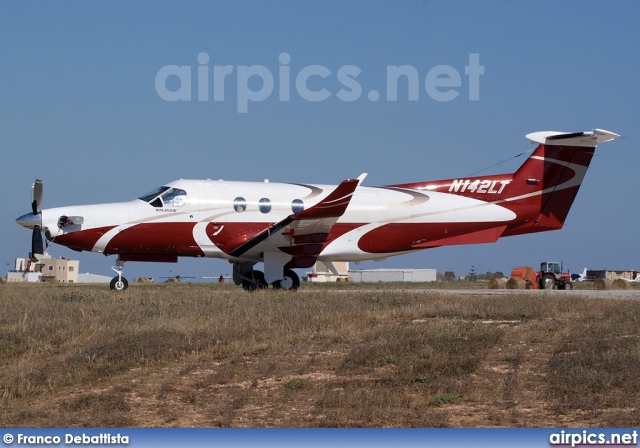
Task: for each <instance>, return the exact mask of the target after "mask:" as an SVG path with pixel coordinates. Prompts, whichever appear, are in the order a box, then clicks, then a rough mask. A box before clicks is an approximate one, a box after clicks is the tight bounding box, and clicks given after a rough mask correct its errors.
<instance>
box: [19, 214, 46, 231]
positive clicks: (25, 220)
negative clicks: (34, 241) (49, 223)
mask: <svg viewBox="0 0 640 448" xmlns="http://www.w3.org/2000/svg"><path fill="white" fill-rule="evenodd" d="M16 223H18V224H20V225H21V226H22V227H26V228H27V229H33V227H34V226H42V215H34V214H33V213H27V214H26V215H22V216H21V217H19V218H18V219H16Z"/></svg>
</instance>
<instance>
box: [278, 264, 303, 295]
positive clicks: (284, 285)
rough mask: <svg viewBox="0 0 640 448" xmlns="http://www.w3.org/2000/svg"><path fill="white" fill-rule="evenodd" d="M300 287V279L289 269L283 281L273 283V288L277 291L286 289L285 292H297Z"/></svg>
mask: <svg viewBox="0 0 640 448" xmlns="http://www.w3.org/2000/svg"><path fill="white" fill-rule="evenodd" d="M299 286H300V277H298V274H296V273H295V272H293V271H292V270H291V269H287V270H286V271H285V272H284V277H283V278H282V280H278V281H277V282H273V287H274V288H276V289H285V290H293V291H295V290H296V289H298V287H299Z"/></svg>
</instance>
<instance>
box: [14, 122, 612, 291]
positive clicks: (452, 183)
mask: <svg viewBox="0 0 640 448" xmlns="http://www.w3.org/2000/svg"><path fill="white" fill-rule="evenodd" d="M526 137H527V139H529V140H531V142H533V143H537V144H538V146H537V148H536V149H535V150H534V151H533V152H532V154H531V155H530V156H529V158H528V159H527V160H526V161H525V162H524V164H523V165H522V166H521V167H520V168H519V169H518V170H517V171H516V172H515V173H510V174H500V175H489V176H481V177H463V178H458V179H447V180H439V181H431V182H415V183H407V184H399V185H387V186H383V187H365V186H362V185H361V183H362V181H363V180H364V178H365V176H366V175H365V174H363V175H361V176H360V177H358V178H357V179H347V180H344V181H343V182H342V183H341V184H340V185H337V186H336V185H310V184H295V183H289V184H285V183H268V182H265V183H256V182H225V181H215V180H177V181H174V182H170V183H168V184H166V185H164V186H162V187H160V188H157V189H155V190H153V191H152V192H150V193H147V194H145V195H143V196H141V197H140V198H138V199H135V200H133V201H130V202H121V203H113V204H94V205H81V206H69V207H59V208H52V209H47V210H42V209H41V208H40V205H41V203H42V182H41V181H40V180H36V181H35V183H34V184H33V187H32V213H28V214H26V215H23V216H21V217H19V218H18V219H17V220H16V222H17V223H18V224H20V225H21V226H24V227H27V228H30V229H33V236H32V257H35V258H38V257H40V256H41V254H42V253H43V239H42V234H41V232H44V235H45V237H46V239H47V240H48V241H51V242H53V243H56V244H60V245H63V246H66V247H69V248H71V249H74V250H77V251H91V252H97V253H100V254H103V255H114V254H115V255H117V256H118V258H117V262H116V267H114V268H113V269H114V270H115V271H116V273H117V276H116V277H114V279H113V280H112V282H111V288H112V289H118V290H122V289H125V288H127V285H128V283H127V280H126V279H125V278H124V277H123V276H122V268H123V265H124V263H125V262H127V261H155V262H176V261H177V259H178V257H215V258H223V259H227V260H229V261H231V262H233V280H234V282H235V283H236V284H237V285H240V284H241V285H242V286H243V287H244V288H245V289H247V290H253V289H256V288H264V287H268V286H269V285H273V286H274V287H275V288H282V289H296V288H297V287H298V286H299V284H300V280H299V278H298V276H297V274H296V273H295V272H294V271H293V269H294V268H308V267H311V266H312V265H313V264H314V263H315V262H316V261H318V260H320V261H322V262H324V263H326V264H328V265H329V266H331V263H332V262H335V261H363V260H377V259H383V258H386V257H389V256H392V255H400V254H405V253H409V252H413V251H417V250H421V249H428V248H431V247H437V246H447V245H455V244H473V243H490V242H495V241H496V240H497V239H498V238H500V237H503V236H512V235H520V234H526V233H533V232H544V231H547V230H557V229H560V228H562V225H563V223H564V221H565V219H566V217H567V214H568V212H569V208H570V207H571V204H572V203H573V200H574V198H575V196H576V194H577V193H578V189H579V188H580V184H581V183H582V179H583V178H584V175H585V173H586V171H587V168H588V166H589V163H590V161H591V158H592V156H593V153H594V150H595V147H596V145H597V144H598V143H602V142H606V141H609V140H613V139H615V138H617V137H619V135H617V134H614V133H612V132H609V131H605V130H601V129H595V130H593V131H589V132H579V133H564V132H550V131H547V132H536V133H532V134H528V135H527V136H526ZM257 263H263V264H264V271H259V270H256V269H255V265H256V264H257Z"/></svg>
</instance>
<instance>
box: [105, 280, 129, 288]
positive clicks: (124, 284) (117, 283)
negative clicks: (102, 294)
mask: <svg viewBox="0 0 640 448" xmlns="http://www.w3.org/2000/svg"><path fill="white" fill-rule="evenodd" d="M128 287H129V282H128V281H127V279H126V278H124V277H113V278H112V279H111V283H109V289H111V290H113V291H124V290H125V289H127V288H128Z"/></svg>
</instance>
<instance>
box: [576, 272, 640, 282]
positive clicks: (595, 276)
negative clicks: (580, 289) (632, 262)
mask: <svg viewBox="0 0 640 448" xmlns="http://www.w3.org/2000/svg"><path fill="white" fill-rule="evenodd" d="M638 274H640V271H637V270H633V269H631V270H613V269H599V270H596V269H588V270H587V278H588V279H589V280H595V279H598V278H606V279H609V280H611V281H613V280H615V279H617V278H624V279H627V280H633V279H634V278H636V276H637V275H638Z"/></svg>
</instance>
